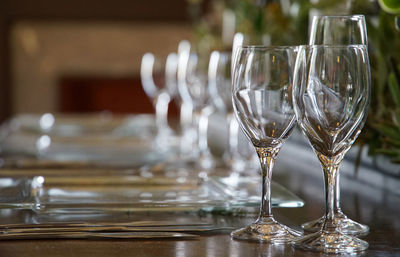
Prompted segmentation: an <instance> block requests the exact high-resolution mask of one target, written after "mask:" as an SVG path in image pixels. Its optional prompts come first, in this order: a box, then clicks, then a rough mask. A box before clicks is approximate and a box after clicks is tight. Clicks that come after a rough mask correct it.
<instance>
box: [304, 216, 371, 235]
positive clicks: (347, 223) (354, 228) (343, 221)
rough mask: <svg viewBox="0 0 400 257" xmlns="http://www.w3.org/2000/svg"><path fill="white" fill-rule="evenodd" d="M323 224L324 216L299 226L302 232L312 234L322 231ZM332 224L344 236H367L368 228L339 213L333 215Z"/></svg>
mask: <svg viewBox="0 0 400 257" xmlns="http://www.w3.org/2000/svg"><path fill="white" fill-rule="evenodd" d="M324 222H325V215H324V216H322V217H321V218H319V219H317V220H313V221H310V222H307V223H304V224H303V225H301V227H302V228H303V229H304V231H307V232H312V233H314V232H317V231H320V230H321V229H322V227H323V225H324ZM334 223H335V224H337V226H338V229H339V231H340V232H342V233H344V234H346V235H351V236H364V235H367V234H368V232H369V227H368V226H367V225H363V224H360V223H358V222H355V221H353V220H351V219H349V218H347V216H346V215H344V214H343V212H341V211H340V212H337V213H336V214H335V222H334Z"/></svg>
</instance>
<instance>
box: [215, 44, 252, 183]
mask: <svg viewBox="0 0 400 257" xmlns="http://www.w3.org/2000/svg"><path fill="white" fill-rule="evenodd" d="M231 57H232V53H231V52H219V51H213V52H212V53H211V55H210V63H209V65H208V84H209V91H210V95H211V99H212V101H213V103H214V105H215V107H216V108H217V110H219V111H220V112H221V113H223V114H225V115H226V120H227V122H228V149H227V150H226V151H225V153H224V155H223V159H224V162H225V164H226V165H227V166H228V167H229V168H230V169H231V171H233V173H232V174H231V175H238V174H239V173H241V172H242V171H243V170H244V169H245V167H246V165H247V162H248V160H247V159H246V158H245V157H244V156H243V155H242V153H241V152H240V151H239V143H240V142H239V141H240V139H242V134H241V131H240V128H239V123H238V121H237V120H236V118H235V117H234V114H233V106H232V89H231V85H232V79H231V78H232V76H231ZM243 146H244V145H241V147H243ZM234 173H235V174H234Z"/></svg>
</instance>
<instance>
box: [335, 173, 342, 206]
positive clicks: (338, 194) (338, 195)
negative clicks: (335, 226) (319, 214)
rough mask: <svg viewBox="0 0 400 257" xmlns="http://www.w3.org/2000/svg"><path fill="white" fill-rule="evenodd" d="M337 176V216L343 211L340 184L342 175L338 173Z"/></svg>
mask: <svg viewBox="0 0 400 257" xmlns="http://www.w3.org/2000/svg"><path fill="white" fill-rule="evenodd" d="M336 173H337V174H336V182H335V185H336V193H335V207H334V208H335V210H334V211H335V213H336V214H338V213H341V212H342V210H341V209H340V183H339V181H340V174H339V172H336Z"/></svg>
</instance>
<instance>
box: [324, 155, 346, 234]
mask: <svg viewBox="0 0 400 257" xmlns="http://www.w3.org/2000/svg"><path fill="white" fill-rule="evenodd" d="M340 163H341V161H339V162H338V163H337V162H336V163H329V164H326V163H324V162H322V166H323V170H324V180H325V201H326V207H325V208H326V209H325V217H326V218H325V223H324V226H323V231H325V232H336V231H337V224H336V220H335V214H336V212H335V210H336V207H338V206H339V202H338V201H339V198H338V194H337V193H338V192H337V189H338V186H337V185H338V182H339V176H338V173H339V165H340Z"/></svg>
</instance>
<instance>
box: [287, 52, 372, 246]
mask: <svg viewBox="0 0 400 257" xmlns="http://www.w3.org/2000/svg"><path fill="white" fill-rule="evenodd" d="M293 87H294V90H293V105H294V109H295V112H296V117H297V122H298V124H299V125H300V127H301V129H302V131H303V133H304V134H305V135H306V137H307V138H308V140H309V142H310V144H311V146H312V148H313V150H314V152H315V153H316V155H317V157H318V159H319V161H320V162H321V165H322V169H323V172H324V178H325V179H324V181H325V197H326V212H325V219H324V223H323V225H322V229H321V230H320V231H318V232H316V233H313V234H310V235H308V236H304V237H303V238H301V239H299V240H296V241H295V243H294V245H295V246H296V247H299V248H302V249H306V250H315V251H321V252H325V253H354V252H359V251H363V250H365V249H367V248H368V243H367V242H365V241H363V240H360V239H357V238H355V237H353V236H351V235H346V234H345V233H343V231H342V227H341V220H340V219H337V217H336V215H337V212H336V211H335V205H336V204H337V205H338V203H335V202H336V201H338V200H339V199H338V198H337V194H336V190H337V189H338V187H337V183H338V175H339V166H340V164H341V161H342V159H343V157H344V156H345V154H346V152H347V151H348V150H349V149H350V147H351V145H352V144H353V142H354V141H355V140H356V138H357V136H358V135H359V133H360V131H361V129H362V127H363V126H364V123H365V120H366V117H367V110H368V105H369V99H370V91H371V79H370V68H369V60H368V53H367V48H366V46H365V45H344V46H343V45H342V46H339V45H330V46H328V45H313V46H301V47H299V51H298V55H297V60H296V66H295V71H294V81H293Z"/></svg>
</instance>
